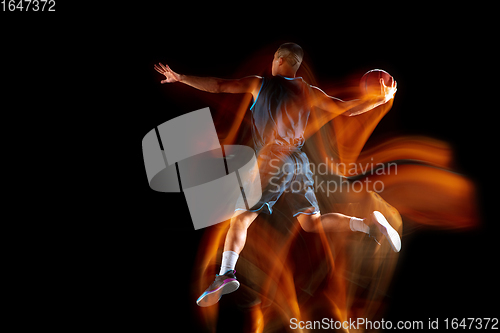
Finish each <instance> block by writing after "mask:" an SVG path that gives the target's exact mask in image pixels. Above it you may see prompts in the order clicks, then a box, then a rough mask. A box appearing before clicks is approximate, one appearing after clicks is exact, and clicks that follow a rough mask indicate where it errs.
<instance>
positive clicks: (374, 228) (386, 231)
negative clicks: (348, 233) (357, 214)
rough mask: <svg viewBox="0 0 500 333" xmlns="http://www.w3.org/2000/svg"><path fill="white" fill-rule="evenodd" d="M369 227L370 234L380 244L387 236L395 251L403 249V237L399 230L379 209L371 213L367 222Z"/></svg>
mask: <svg viewBox="0 0 500 333" xmlns="http://www.w3.org/2000/svg"><path fill="white" fill-rule="evenodd" d="M365 223H366V224H367V225H368V227H370V233H369V236H370V237H372V238H373V239H375V241H376V242H377V243H378V244H379V245H380V241H381V240H382V239H383V238H382V237H384V236H385V238H387V240H388V241H389V244H390V245H391V247H392V249H393V250H394V251H395V252H399V251H400V250H401V238H400V237H399V234H398V232H397V231H396V230H395V229H394V228H393V227H392V226H391V225H390V224H389V222H387V219H386V218H385V217H384V215H382V213H381V212H379V211H374V212H373V213H371V215H370V217H369V218H368V219H366V222H365Z"/></svg>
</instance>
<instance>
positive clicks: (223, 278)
mask: <svg viewBox="0 0 500 333" xmlns="http://www.w3.org/2000/svg"><path fill="white" fill-rule="evenodd" d="M235 273H236V271H235V270H229V271H227V272H226V273H224V275H219V274H216V275H215V281H214V282H213V283H212V284H211V285H210V287H208V288H207V290H205V292H204V293H203V294H201V296H200V297H199V298H198V299H197V300H196V304H198V305H199V306H204V307H205V306H210V305H214V304H215V303H217V302H218V301H219V300H220V298H221V296H222V295H225V294H229V293H232V292H233V291H235V290H236V289H238V288H239V287H240V283H239V282H238V280H236V276H235V275H234V274H235Z"/></svg>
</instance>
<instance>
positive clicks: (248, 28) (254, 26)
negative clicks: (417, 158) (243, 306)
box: [2, 2, 499, 332]
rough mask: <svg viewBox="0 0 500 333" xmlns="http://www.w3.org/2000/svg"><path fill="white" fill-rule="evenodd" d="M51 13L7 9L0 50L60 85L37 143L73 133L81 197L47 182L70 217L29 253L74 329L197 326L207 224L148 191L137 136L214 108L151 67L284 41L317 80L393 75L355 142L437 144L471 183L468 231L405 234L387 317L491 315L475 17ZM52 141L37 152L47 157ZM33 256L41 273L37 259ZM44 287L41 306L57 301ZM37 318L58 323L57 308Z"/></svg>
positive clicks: (206, 9) (288, 10)
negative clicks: (369, 125) (390, 88)
mask: <svg viewBox="0 0 500 333" xmlns="http://www.w3.org/2000/svg"><path fill="white" fill-rule="evenodd" d="M58 6H59V7H57V9H58V10H59V11H58V12H57V13H56V14H57V16H56V15H54V16H52V17H50V19H45V17H48V16H45V17H43V18H41V17H36V18H35V17H34V16H33V15H32V14H30V15H26V16H24V17H23V20H24V21H23V20H20V15H19V13H15V14H16V15H15V16H14V15H12V16H11V18H12V19H13V20H12V21H9V22H11V23H9V24H10V25H9V29H8V31H10V32H11V34H9V36H10V39H9V41H13V42H16V46H15V47H14V46H12V47H10V48H7V47H6V50H7V49H8V50H9V52H11V53H12V54H14V55H16V56H18V57H17V58H16V64H17V65H19V67H18V68H19V70H20V72H21V74H17V75H16V78H17V80H19V81H23V82H24V81H25V82H26V83H28V85H36V88H34V90H36V91H40V90H43V89H47V88H46V86H45V83H47V82H49V81H50V82H51V83H52V81H57V83H56V84H55V85H54V86H52V85H51V88H50V89H48V90H49V91H45V90H44V93H45V94H44V97H45V98H44V100H50V101H55V102H56V103H55V104H57V105H58V107H57V109H56V108H55V107H54V106H52V107H51V108H48V107H46V110H48V111H47V112H46V113H45V116H44V118H43V121H44V122H43V124H45V125H46V126H47V128H51V129H54V125H56V126H58V127H57V128H58V131H59V132H58V131H45V135H47V136H49V137H50V139H52V136H53V135H54V133H60V130H59V129H60V128H63V129H62V131H63V132H64V133H69V134H70V136H71V139H70V140H69V141H71V142H70V143H69V144H68V149H70V151H71V152H72V153H71V154H69V155H71V156H72V157H71V159H72V161H73V162H74V163H72V165H74V166H76V167H75V168H70V169H71V172H70V173H71V176H72V177H75V174H76V175H77V176H78V177H77V178H76V179H78V182H77V184H78V186H79V187H78V188H79V189H78V190H76V191H75V190H69V189H68V188H67V186H66V185H65V184H64V181H63V182H62V183H63V184H61V185H58V186H57V187H56V188H58V189H60V190H61V193H62V195H60V198H59V199H58V200H60V202H61V203H62V202H65V203H66V202H68V204H65V205H61V206H64V207H66V208H67V209H68V211H67V212H65V213H64V214H58V216H57V217H56V219H57V220H61V221H62V223H64V224H63V225H64V226H63V227H62V228H57V231H55V230H54V232H55V233H53V234H51V238H50V239H54V242H44V246H43V247H42V248H49V249H50V251H49V253H50V256H43V258H46V257H51V258H53V259H52V260H53V262H54V264H53V265H51V266H50V267H52V266H53V267H54V269H48V268H45V269H46V272H47V275H48V276H49V279H48V280H50V281H51V286H53V287H51V288H48V289H51V290H57V291H58V292H57V294H61V296H60V298H58V299H60V300H61V302H60V303H61V304H62V306H61V308H64V311H68V312H69V313H71V316H68V318H71V326H72V327H79V326H85V325H90V326H92V327H102V326H103V325H105V326H106V327H108V328H110V329H113V328H117V327H129V328H133V329H134V331H140V332H142V331H160V330H166V331H174V330H182V331H193V330H198V329H199V326H198V324H197V322H196V317H194V316H193V308H195V307H196V304H195V300H196V296H194V297H193V294H192V292H191V288H192V286H191V280H192V269H193V263H194V260H195V256H196V253H197V251H198V244H199V241H200V239H201V237H202V235H203V232H204V230H198V231H194V230H193V228H192V225H191V221H190V217H189V212H188V209H187V205H186V202H185V199H184V197H183V196H182V195H181V194H170V193H158V192H154V191H152V190H151V189H150V188H149V186H148V183H147V178H146V174H145V169H144V162H143V157H142V149H141V141H142V138H143V137H144V135H145V134H146V133H147V132H149V131H150V130H151V129H152V128H154V127H155V126H157V125H159V124H161V123H163V122H165V121H168V120H169V119H172V118H174V117H176V116H179V115H181V114H183V113H186V112H189V111H193V110H197V109H199V108H203V107H206V106H211V105H210V101H209V100H210V98H215V99H216V98H217V97H213V96H212V97H210V98H207V97H206V95H205V94H206V93H203V92H198V91H196V90H194V89H192V88H189V87H186V86H183V85H181V84H171V85H161V84H160V80H161V79H162V77H161V75H159V74H158V73H157V72H155V71H154V70H153V64H154V63H158V62H163V63H167V64H169V65H170V66H171V67H172V68H173V69H174V70H176V71H178V72H180V73H186V74H194V75H200V76H203V75H212V76H220V77H226V78H231V77H233V76H232V75H234V73H235V71H236V70H238V71H239V72H241V73H242V74H245V75H250V74H255V73H250V72H249V73H246V72H244V71H245V68H246V66H245V62H248V61H249V60H250V59H249V57H250V55H252V54H260V55H262V54H261V53H262V50H268V49H269V50H271V53H270V54H269V62H268V63H269V65H268V66H269V68H263V69H262V70H263V71H264V72H266V71H267V73H269V72H270V64H271V60H272V56H273V52H274V50H275V49H276V48H277V47H278V46H279V45H280V44H281V43H283V42H287V41H293V42H296V43H298V44H299V45H301V46H302V47H303V49H304V51H305V53H306V58H305V62H307V64H308V65H309V66H311V68H312V69H313V72H314V74H315V77H316V79H317V80H318V84H319V86H320V87H321V86H322V84H325V85H328V84H331V83H332V82H333V83H341V82H342V80H346V78H347V77H349V75H352V74H353V73H363V72H365V71H367V70H369V69H373V68H383V69H385V70H387V71H388V72H389V73H391V74H392V75H393V76H394V78H395V79H396V80H397V82H398V92H397V95H396V99H395V101H394V105H393V107H392V109H391V111H390V112H389V113H388V114H387V115H386V116H385V117H384V118H383V119H382V121H381V122H380V124H379V125H378V127H377V128H376V130H375V131H374V133H373V134H372V137H371V138H370V140H369V142H368V144H370V143H371V142H376V141H377V140H378V139H383V138H386V137H388V136H391V135H406V134H419V135H420V134H421V135H427V136H430V137H433V138H437V139H440V140H444V141H446V142H449V143H450V144H451V145H452V147H453V149H454V160H455V163H454V170H455V171H457V172H459V173H461V174H464V175H466V176H467V177H469V178H470V179H472V180H473V181H474V182H475V184H476V186H477V190H478V203H479V207H480V214H481V224H480V226H479V227H478V228H477V229H475V230H473V231H467V232H459V231H451V232H450V231H440V230H435V229H431V228H417V229H415V230H414V232H412V233H411V234H410V235H408V236H405V237H404V238H403V247H402V250H401V255H400V259H399V264H398V269H397V271H396V274H395V276H394V278H393V286H392V288H391V298H390V301H389V304H388V309H387V311H386V314H385V315H384V316H383V317H384V318H385V320H391V321H393V322H396V321H398V320H422V321H424V323H425V324H427V322H428V320H429V318H431V319H435V318H440V319H441V320H444V319H445V318H452V317H457V318H464V317H495V316H496V317H498V306H497V305H496V301H497V300H498V299H499V298H498V297H499V294H498V286H497V282H496V281H497V280H498V279H497V277H496V276H497V275H496V269H497V268H498V264H497V255H498V249H497V246H496V242H497V236H496V235H497V230H498V228H497V220H496V217H495V215H496V214H495V212H494V207H495V201H496V198H497V197H498V195H497V194H496V191H497V187H496V185H497V181H496V177H497V171H496V160H497V159H498V157H497V154H496V151H497V146H498V140H497V139H496V126H495V125H494V123H495V122H496V120H495V114H496V111H497V109H498V106H497V103H495V100H494V96H495V95H494V94H491V93H490V92H489V90H488V89H490V87H491V86H492V85H491V84H490V83H489V81H488V80H489V79H490V78H491V77H494V76H495V75H496V74H492V73H494V72H495V67H494V66H493V64H492V62H491V53H492V52H491V51H492V48H490V45H492V44H493V39H492V36H491V32H492V30H491V28H489V27H488V26H486V25H482V23H483V22H479V23H478V21H477V20H478V19H479V17H478V16H477V14H476V13H475V12H473V11H466V10H460V11H459V10H458V9H456V8H453V9H450V8H444V7H443V8H442V9H440V10H437V9H436V8H432V9H431V8H428V7H425V6H423V5H421V6H420V7H418V8H416V7H411V8H408V4H402V5H401V8H397V7H391V8H356V7H355V8H344V6H342V5H340V4H334V5H329V6H325V5H312V4H311V5H310V6H309V7H308V8H307V9H306V8H304V4H300V5H297V6H295V5H294V4H289V3H279V4H276V7H275V8H271V7H269V6H268V5H267V4H266V5H260V4H256V3H252V4H240V5H238V4H236V3H233V4H232V5H231V6H222V5H219V6H215V5H213V4H209V5H208V4H207V5H195V4H191V5H183V4H167V3H163V2H150V3H141V4H140V5H139V4H138V3H132V2H122V3H120V4H119V5H118V4H116V6H112V7H111V8H100V9H96V8H92V9H91V8H88V7H87V8H85V10H84V11H83V10H81V9H82V8H76V7H72V8H67V7H63V6H62V4H61V5H59V3H58ZM176 6H177V7H176ZM172 7H175V8H172ZM239 7H241V8H239ZM240 9H241V10H240ZM361 12H363V13H361ZM2 15H6V14H4V13H3V14H2ZM4 22H6V21H4ZM34 22H37V23H36V24H35V23H34ZM38 22H41V23H40V24H38ZM28 23H30V24H31V27H32V28H31V32H32V33H33V31H35V30H33V29H39V30H36V31H37V32H38V38H27V36H28V35H27V34H24V35H23V34H22V31H17V32H18V33H19V34H18V35H13V34H12V32H13V31H16V29H17V28H19V27H21V26H25V25H26V24H28ZM43 29H45V30H43ZM6 31H7V30H6ZM41 31H46V32H47V31H50V32H51V34H49V33H47V34H41V33H40V32H41ZM16 36H17V38H16ZM5 45H7V44H5ZM9 45H10V44H9ZM259 51H260V52H261V53H259ZM4 52H6V51H4ZM12 58H15V57H12ZM25 61H26V62H25ZM30 61H31V62H30ZM24 65H26V66H27V67H25V66H24ZM28 65H29V66H28ZM33 66H35V67H34V68H35V69H36V71H35V72H34V71H33ZM56 67H57V69H58V70H57V71H55V70H54V68H56ZM248 68H251V66H249V67H248ZM56 75H57V80H54V76H56ZM43 78H47V79H46V80H47V81H44V80H43ZM48 78H50V79H51V80H49V79H48ZM13 82H14V81H13ZM16 83H17V81H16ZM44 86H45V87H44ZM52 87H57V89H55V88H54V89H53V88H52ZM30 89H33V87H30ZM26 96H30V95H29V94H26V95H25V96H24V98H26ZM213 104H214V105H216V104H217V103H216V101H215V102H213ZM39 108H40V107H39ZM211 110H212V112H217V111H216V109H214V108H213V107H211ZM38 116H39V115H38V114H34V117H38ZM61 123H62V124H64V125H58V124H61ZM57 135H59V134H57ZM50 139H49V140H50ZM50 142H51V144H50V145H44V147H51V148H54V145H53V143H54V141H53V140H52V141H50ZM58 142H59V141H58ZM56 148H57V147H56ZM66 163H67V162H66ZM59 165H61V164H59ZM60 168H62V167H60ZM60 178H61V177H57V178H55V179H60ZM72 179H74V178H72ZM51 182H53V184H55V182H56V181H55V180H51ZM58 184H59V183H58ZM54 186H55V185H54ZM75 192H76V193H75ZM75 198H78V199H76V200H75ZM66 200H67V201H66ZM75 202H76V203H75ZM68 219H69V220H70V221H68ZM54 235H55V236H54ZM54 244H55V245H54ZM30 255H31V256H33V258H34V259H33V262H34V263H35V262H36V263H37V265H38V264H40V260H38V259H41V257H37V256H36V255H35V254H33V253H31V254H30ZM44 262H45V261H44ZM43 265H44V264H43V263H42V266H43ZM61 267H64V268H63V269H61ZM61 271H63V272H64V273H62V274H61V273H60V272H61ZM36 285H37V286H38V285H42V286H43V284H42V283H38V284H36ZM41 289H43V290H44V291H43V294H44V296H45V297H46V299H49V298H50V295H52V297H56V296H53V295H55V294H51V293H49V292H48V291H47V288H46V287H41ZM59 291H60V292H59ZM231 297H232V296H228V297H224V298H223V299H222V300H221V303H220V313H219V316H220V317H219V318H220V320H219V322H220V324H219V328H220V331H221V332H222V331H229V330H231V331H236V332H238V331H240V327H241V325H242V320H243V315H242V314H241V313H240V312H238V310H236V309H235V308H234V307H233V306H232V299H231ZM42 303H43V302H42ZM68 308H70V309H74V310H68ZM61 311H63V310H61ZM45 318H46V319H45V320H52V319H54V320H57V319H58V318H57V316H56V315H55V314H54V313H51V315H50V316H46V317H45ZM98 322H100V323H101V324H97V323H98ZM103 323H105V324H103Z"/></svg>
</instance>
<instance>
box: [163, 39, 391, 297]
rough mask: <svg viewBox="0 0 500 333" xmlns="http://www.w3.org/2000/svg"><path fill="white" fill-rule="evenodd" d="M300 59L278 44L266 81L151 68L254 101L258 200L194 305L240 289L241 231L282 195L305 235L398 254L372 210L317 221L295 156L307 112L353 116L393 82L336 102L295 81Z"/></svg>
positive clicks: (232, 231)
mask: <svg viewBox="0 0 500 333" xmlns="http://www.w3.org/2000/svg"><path fill="white" fill-rule="evenodd" d="M303 56H304V53H303V51H302V48H301V47H300V46H299V45H297V44H294V43H285V44H283V45H281V46H280V47H279V48H278V50H277V51H276V53H275V54H274V59H273V62H272V77H271V78H263V77H260V76H248V77H245V78H242V79H236V80H226V79H220V78H214V77H197V76H189V75H182V74H178V73H176V72H174V71H173V70H172V69H170V67H169V66H166V65H163V64H161V63H160V64H159V65H155V69H156V70H157V71H158V72H159V73H161V74H163V75H165V80H162V81H161V83H172V82H182V83H184V84H187V85H189V86H192V87H194V88H196V89H199V90H203V91H207V92H212V93H251V94H252V96H253V103H252V105H251V107H250V110H251V111H252V120H253V121H252V136H253V140H254V146H255V150H256V153H257V160H258V165H259V173H260V179H261V183H262V198H261V199H260V201H259V202H258V203H257V204H256V205H254V206H253V207H251V208H250V209H249V210H248V211H245V212H244V213H242V214H240V215H238V216H236V217H234V218H233V219H232V220H231V224H230V228H229V231H228V233H227V235H226V240H225V243H224V252H223V256H222V265H221V268H220V272H219V274H217V275H216V277H215V281H214V282H213V283H212V285H210V286H209V287H208V288H207V290H206V291H205V292H204V293H203V294H202V295H201V296H200V297H199V298H198V300H197V304H198V305H199V306H210V305H212V304H215V303H217V302H218V301H219V299H220V297H221V296H222V295H223V294H227V293H230V292H233V291H235V290H236V289H238V287H239V285H240V284H239V282H238V281H237V279H236V276H235V272H236V271H235V270H234V268H235V266H236V261H237V259H238V257H239V254H240V252H241V251H242V250H243V247H244V246H245V241H246V237H247V229H248V227H249V226H250V225H251V224H252V222H253V221H254V220H255V218H256V217H257V216H258V214H259V213H261V212H265V213H267V214H272V210H273V205H274V204H275V203H276V201H277V200H278V198H279V197H280V196H281V195H282V194H283V193H284V192H285V191H286V193H285V198H286V199H287V202H288V204H289V205H290V208H291V209H292V213H293V216H294V217H296V218H297V220H298V222H299V223H300V225H301V227H302V228H303V229H304V230H305V231H307V232H319V231H320V230H324V231H326V232H332V231H333V232H341V231H359V232H364V233H367V234H368V235H370V237H372V238H374V240H375V241H376V242H377V243H378V244H379V245H380V243H379V242H380V241H381V240H383V239H384V238H385V239H387V241H388V242H389V244H390V245H391V247H392V249H393V250H394V251H396V252H398V251H399V250H400V248H401V239H400V237H399V235H398V233H397V231H396V230H395V229H394V228H393V227H392V226H391V225H390V224H389V223H388V222H387V220H386V219H385V217H384V216H383V215H382V214H381V213H380V212H378V211H374V212H373V213H372V214H371V215H370V217H369V218H367V219H360V218H356V217H351V216H346V215H343V214H340V213H328V214H321V213H320V211H319V206H318V202H317V200H316V196H315V194H314V191H313V184H314V182H313V179H312V172H311V169H310V167H309V160H308V158H307V156H306V154H305V153H304V152H302V151H301V147H302V146H303V144H304V141H305V138H304V131H305V129H306V126H307V121H308V119H309V115H310V112H311V109H312V108H313V107H318V108H320V109H323V110H326V111H329V112H333V113H335V114H336V115H345V116H355V115H358V114H361V113H364V112H367V111H370V110H372V109H374V108H376V107H377V106H379V105H382V104H384V103H387V102H388V101H389V100H391V99H392V98H394V94H395V93H396V82H395V81H394V82H393V85H392V86H389V87H387V86H385V85H384V82H383V80H381V94H380V95H378V96H365V97H364V98H363V99H360V100H353V101H342V100H340V99H338V98H335V97H331V96H328V95H327V94H326V93H324V92H323V91H322V90H321V89H319V88H317V87H314V86H311V85H309V84H307V83H306V82H305V81H304V80H303V79H302V78H301V77H295V74H296V72H297V70H298V69H299V66H300V64H301V62H302V59H303ZM291 184H293V186H291ZM297 185H299V186H297Z"/></svg>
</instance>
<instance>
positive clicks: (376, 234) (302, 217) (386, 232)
mask: <svg viewBox="0 0 500 333" xmlns="http://www.w3.org/2000/svg"><path fill="white" fill-rule="evenodd" d="M297 220H298V221H299V223H300V225H301V227H302V229H304V230H305V231H307V232H320V230H324V231H325V232H345V231H360V232H364V233H366V234H368V235H369V236H370V237H373V238H374V239H375V241H376V242H377V243H378V244H379V245H380V241H381V240H382V238H383V237H385V238H386V239H387V240H388V241H389V244H390V245H391V247H392V249H393V250H394V251H395V252H399V250H400V249H401V238H400V237H399V234H398V232H397V231H396V230H395V229H394V228H393V227H392V226H391V225H390V224H389V222H388V221H387V219H386V218H385V217H384V215H383V214H382V213H380V212H378V211H374V212H373V213H372V214H370V217H369V218H367V219H360V218H357V217H352V216H347V215H344V214H340V213H328V214H323V215H321V214H320V213H316V214H313V215H306V214H299V215H298V216H297Z"/></svg>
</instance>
